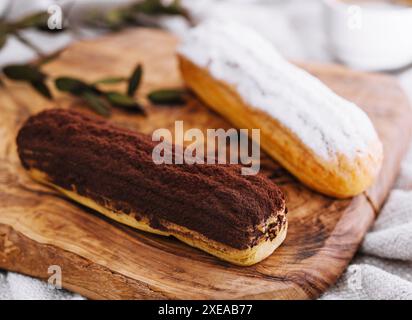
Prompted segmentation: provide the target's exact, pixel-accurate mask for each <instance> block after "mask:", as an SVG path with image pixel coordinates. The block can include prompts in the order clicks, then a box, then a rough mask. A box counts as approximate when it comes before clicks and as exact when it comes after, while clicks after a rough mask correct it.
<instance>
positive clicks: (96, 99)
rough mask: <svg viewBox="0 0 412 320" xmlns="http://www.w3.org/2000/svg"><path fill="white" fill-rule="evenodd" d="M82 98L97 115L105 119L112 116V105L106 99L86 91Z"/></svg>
mask: <svg viewBox="0 0 412 320" xmlns="http://www.w3.org/2000/svg"><path fill="white" fill-rule="evenodd" d="M80 96H81V97H82V98H83V99H84V100H85V101H86V102H87V106H88V107H89V108H91V109H92V110H93V111H95V112H96V113H97V114H100V115H101V116H104V117H108V116H110V114H111V111H110V104H109V103H108V102H107V101H106V100H105V99H104V98H102V97H101V96H99V95H98V94H96V93H95V92H91V91H84V92H83V93H81V94H80Z"/></svg>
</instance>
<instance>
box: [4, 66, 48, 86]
mask: <svg viewBox="0 0 412 320" xmlns="http://www.w3.org/2000/svg"><path fill="white" fill-rule="evenodd" d="M3 72H4V74H5V75H6V77H8V78H9V79H12V80H18V81H29V82H33V81H43V80H44V79H46V75H45V74H44V73H42V72H41V71H40V70H39V69H38V68H37V67H36V66H32V65H28V64H24V65H21V64H20V65H19V64H15V65H8V66H6V67H4V68H3Z"/></svg>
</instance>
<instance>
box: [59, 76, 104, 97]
mask: <svg viewBox="0 0 412 320" xmlns="http://www.w3.org/2000/svg"><path fill="white" fill-rule="evenodd" d="M54 83H55V85H56V88H57V89H59V90H60V91H63V92H69V93H71V94H73V95H76V96H80V95H82V94H83V93H84V92H86V91H88V92H91V93H94V94H97V95H99V94H100V93H101V92H100V90H98V89H97V88H96V87H95V86H93V85H89V84H87V83H86V82H84V81H82V80H78V79H75V78H72V77H59V78H57V79H56V80H55V81H54Z"/></svg>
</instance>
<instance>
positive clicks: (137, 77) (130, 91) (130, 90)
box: [127, 63, 143, 97]
mask: <svg viewBox="0 0 412 320" xmlns="http://www.w3.org/2000/svg"><path fill="white" fill-rule="evenodd" d="M142 74H143V67H142V65H141V64H140V63H139V64H138V65H137V67H136V68H135V69H134V70H133V73H132V75H131V76H130V78H129V85H128V87H127V95H128V96H130V97H133V96H134V94H135V93H136V90H137V89H138V88H139V85H140V82H141V80H142Z"/></svg>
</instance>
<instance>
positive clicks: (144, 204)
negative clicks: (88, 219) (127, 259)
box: [17, 109, 285, 249]
mask: <svg viewBox="0 0 412 320" xmlns="http://www.w3.org/2000/svg"><path fill="white" fill-rule="evenodd" d="M17 145H18V153H19V156H20V159H21V162H22V164H23V166H24V167H25V168H26V169H31V168H33V169H37V170H40V171H42V172H44V173H46V174H47V175H48V176H49V177H50V179H51V180H52V182H53V183H54V184H56V185H58V186H60V187H62V188H64V189H67V190H75V191H76V192H77V193H78V194H80V195H82V196H85V197H89V198H91V199H93V200H94V201H96V202H97V203H99V204H101V205H103V206H106V207H109V208H111V209H112V210H114V211H119V212H123V213H126V214H133V215H134V216H135V218H136V219H138V220H139V219H142V218H147V219H149V221H150V225H151V227H153V228H156V229H160V230H167V222H171V223H175V224H177V225H180V226H184V227H186V228H188V229H191V230H194V231H197V232H199V233H200V234H202V235H204V236H206V237H207V238H209V239H212V240H215V241H217V242H221V243H224V244H226V245H229V246H231V247H233V248H237V249H245V248H247V247H251V246H253V245H254V244H256V242H257V241H259V240H260V239H261V238H262V237H267V236H268V234H270V232H273V230H275V229H278V228H279V224H282V221H283V220H284V219H282V218H281V219H274V221H275V222H276V221H278V223H277V224H276V223H275V224H274V225H273V223H271V227H270V229H271V230H272V231H271V230H266V232H262V231H259V230H258V229H257V227H258V226H259V225H262V224H264V223H265V222H266V221H267V219H269V218H273V217H277V216H278V215H282V217H283V216H284V212H283V211H284V206H285V202H284V197H283V194H282V192H281V191H280V190H279V188H278V187H277V186H275V185H274V183H273V182H271V181H270V180H269V179H267V178H266V177H264V176H263V175H259V174H258V175H256V176H242V175H241V174H240V166H237V165H207V164H204V165H200V164H195V165H189V164H183V165H170V164H169V165H166V164H164V165H156V164H155V163H154V162H153V160H152V151H153V148H154V147H155V145H157V142H153V141H152V140H151V137H149V136H146V135H144V134H140V133H136V132H131V131H128V130H125V129H120V128H116V127H114V126H112V125H110V124H109V123H107V122H106V121H103V120H100V119H96V118H92V117H88V116H86V115H83V114H81V113H78V112H74V111H68V110H62V109H53V110H48V111H44V112H41V113H39V114H37V115H35V116H33V117H31V118H29V120H28V121H27V122H26V123H25V125H24V126H23V127H22V129H21V130H20V132H19V134H18V137H17Z"/></svg>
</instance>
